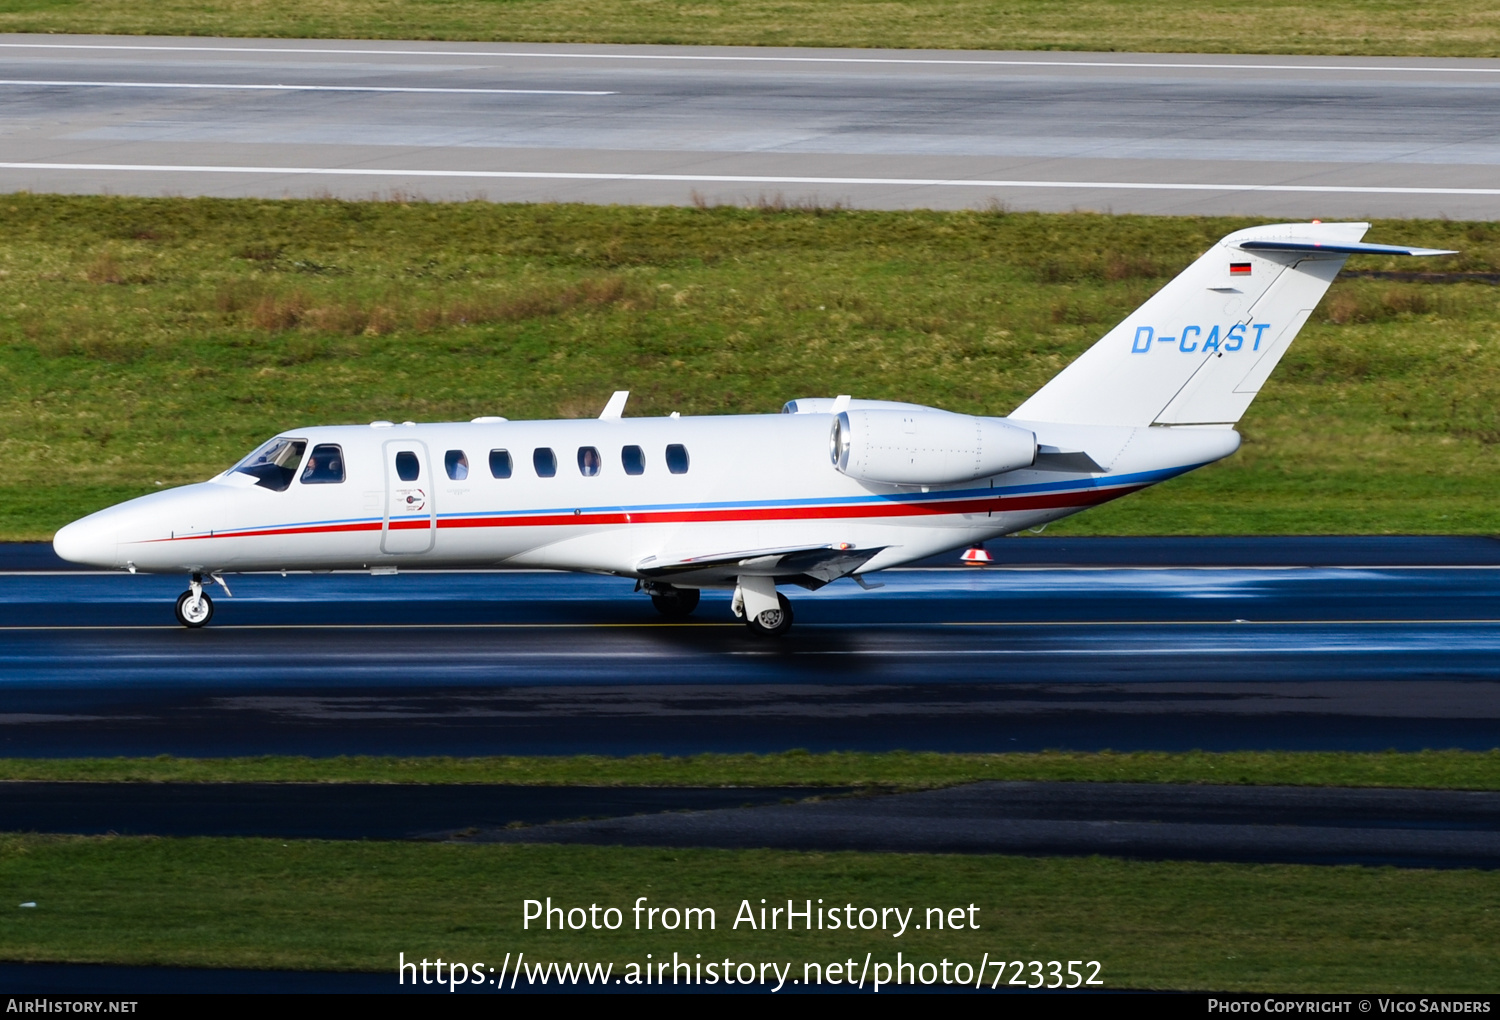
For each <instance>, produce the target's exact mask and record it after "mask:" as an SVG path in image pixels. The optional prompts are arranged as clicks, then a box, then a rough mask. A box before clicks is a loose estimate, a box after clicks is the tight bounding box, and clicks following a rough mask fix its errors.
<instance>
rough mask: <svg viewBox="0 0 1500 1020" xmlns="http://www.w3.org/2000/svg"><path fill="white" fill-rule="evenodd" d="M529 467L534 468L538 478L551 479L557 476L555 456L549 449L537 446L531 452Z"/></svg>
mask: <svg viewBox="0 0 1500 1020" xmlns="http://www.w3.org/2000/svg"><path fill="white" fill-rule="evenodd" d="M531 466H532V467H534V468H536V476H537V477H538V478H551V477H552V476H553V475H555V474H557V454H555V453H553V452H552V450H551V448H550V447H546V446H538V447H537V448H536V449H535V450H533V451H531Z"/></svg>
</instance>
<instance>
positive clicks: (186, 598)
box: [177, 574, 214, 628]
mask: <svg viewBox="0 0 1500 1020" xmlns="http://www.w3.org/2000/svg"><path fill="white" fill-rule="evenodd" d="M213 618H214V600H213V599H211V598H209V597H208V594H207V593H206V592H205V591H204V590H203V575H202V574H194V575H193V581H192V585H191V586H190V587H189V588H188V590H187V591H185V592H183V593H182V594H181V595H179V596H177V622H178V623H180V624H182V625H183V626H184V627H195V628H196V627H202V626H203V625H204V624H206V623H208V621H209V620H212V619H213Z"/></svg>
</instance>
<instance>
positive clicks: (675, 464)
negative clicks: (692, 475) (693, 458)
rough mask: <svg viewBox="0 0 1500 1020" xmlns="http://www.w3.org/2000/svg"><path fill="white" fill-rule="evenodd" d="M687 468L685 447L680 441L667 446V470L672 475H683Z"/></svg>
mask: <svg viewBox="0 0 1500 1020" xmlns="http://www.w3.org/2000/svg"><path fill="white" fill-rule="evenodd" d="M687 469H688V452H687V447H686V446H683V445H682V444H681V443H673V444H672V445H671V446H669V447H667V470H668V471H670V472H672V473H673V474H674V475H685V474H687Z"/></svg>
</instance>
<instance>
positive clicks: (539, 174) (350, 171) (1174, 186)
mask: <svg viewBox="0 0 1500 1020" xmlns="http://www.w3.org/2000/svg"><path fill="white" fill-rule="evenodd" d="M0 170H49V171H68V170H73V171H83V172H89V171H93V172H107V173H186V174H291V175H303V176H321V177H446V178H466V179H477V180H537V181H661V182H665V183H683V184H763V185H764V184H827V185H840V186H850V185H873V186H886V187H938V188H1061V189H1069V190H1099V189H1103V190H1118V191H1213V192H1279V193H1292V194H1314V195H1500V188H1412V187H1385V186H1359V185H1347V184H1193V183H1180V184H1179V183H1170V182H1166V181H1021V180H983V179H963V178H948V179H944V178H939V177H771V176H758V175H751V174H627V173H583V172H576V173H575V172H564V171H555V172H554V171H543V170H404V169H394V168H393V169H381V168H375V167H306V166H192V165H179V164H169V163H152V164H137V163H0Z"/></svg>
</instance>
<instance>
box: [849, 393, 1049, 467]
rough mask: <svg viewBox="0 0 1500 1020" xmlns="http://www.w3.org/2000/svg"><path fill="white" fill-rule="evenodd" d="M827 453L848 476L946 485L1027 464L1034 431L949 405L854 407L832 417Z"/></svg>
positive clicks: (1033, 446)
mask: <svg viewBox="0 0 1500 1020" xmlns="http://www.w3.org/2000/svg"><path fill="white" fill-rule="evenodd" d="M829 455H830V456H831V457H832V459H833V463H834V466H835V467H837V468H838V469H839V470H840V471H842V472H843V473H844V474H846V475H849V476H850V477H851V478H859V479H862V480H864V481H868V482H889V483H892V484H896V485H949V484H952V483H955V482H968V481H973V480H974V479H976V478H986V477H988V476H990V475H998V474H1000V473H1002V472H1005V471H1014V470H1016V469H1017V468H1023V467H1030V466H1031V465H1032V464H1034V463H1035V462H1036V434H1035V433H1033V432H1032V431H1031V430H1030V429H1023V428H1020V427H1018V426H1015V425H1012V424H1011V423H1010V422H1008V421H1005V420H1004V419H1002V418H975V417H972V416H970V415H967V414H954V413H952V412H951V411H937V410H910V411H905V410H900V411H898V410H859V409H853V410H849V411H844V412H843V413H841V414H840V415H838V417H836V418H835V419H834V423H833V432H832V434H831V435H830V436H829Z"/></svg>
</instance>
